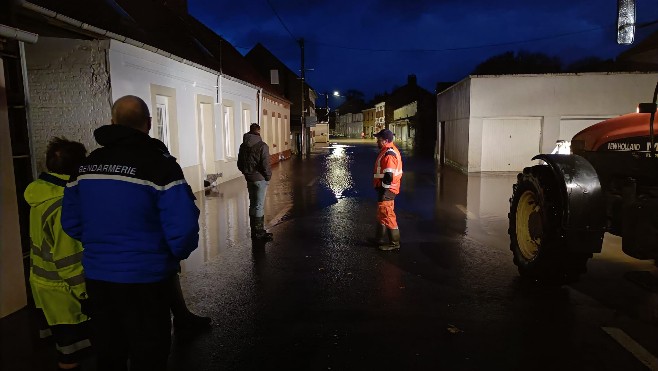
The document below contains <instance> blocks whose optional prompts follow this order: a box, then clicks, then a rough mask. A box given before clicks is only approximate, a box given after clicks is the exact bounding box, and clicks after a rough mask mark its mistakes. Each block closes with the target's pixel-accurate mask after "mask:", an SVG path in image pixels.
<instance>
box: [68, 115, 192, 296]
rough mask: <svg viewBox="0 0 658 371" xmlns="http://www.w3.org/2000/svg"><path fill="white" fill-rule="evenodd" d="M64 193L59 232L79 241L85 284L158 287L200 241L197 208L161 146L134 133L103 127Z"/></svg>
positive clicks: (121, 127)
mask: <svg viewBox="0 0 658 371" xmlns="http://www.w3.org/2000/svg"><path fill="white" fill-rule="evenodd" d="M94 136H95V138H96V141H97V142H98V143H99V144H100V145H101V146H103V147H102V148H99V149H97V150H95V151H93V152H92V153H91V154H90V155H89V156H88V157H87V159H86V160H85V161H84V162H83V164H82V165H81V166H80V167H79V169H78V173H77V174H75V175H74V176H72V177H71V179H70V180H69V183H68V184H67V187H66V190H65V191H64V202H63V207H62V227H63V228H64V231H65V232H66V233H67V234H69V235H70V236H71V237H73V238H75V239H77V240H79V241H81V242H82V246H83V248H84V252H83V257H82V265H83V266H84V269H85V275H86V277H87V278H90V279H94V280H101V281H108V282H118V283H147V282H158V281H162V280H163V279H165V278H167V277H169V276H170V275H172V274H174V273H175V272H176V271H177V270H178V268H179V263H180V260H182V259H186V258H187V257H188V256H189V255H190V253H191V252H192V251H193V250H194V249H195V248H196V247H197V245H198V242H199V224H198V218H199V209H198V208H197V207H196V205H195V204H194V195H193V194H192V190H191V188H190V186H189V185H188V184H187V182H185V178H184V176H183V171H182V170H181V168H180V166H179V165H178V163H177V162H176V159H175V158H173V157H172V156H171V155H169V152H168V151H167V148H166V146H165V145H164V144H163V143H162V142H160V141H159V140H157V139H153V138H151V137H149V136H148V135H147V134H144V133H142V132H140V131H138V130H135V129H132V128H129V127H125V126H120V125H106V126H102V127H100V128H98V129H96V131H95V132H94Z"/></svg>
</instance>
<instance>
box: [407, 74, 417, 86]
mask: <svg viewBox="0 0 658 371" xmlns="http://www.w3.org/2000/svg"><path fill="white" fill-rule="evenodd" d="M407 85H411V86H416V75H409V76H407Z"/></svg>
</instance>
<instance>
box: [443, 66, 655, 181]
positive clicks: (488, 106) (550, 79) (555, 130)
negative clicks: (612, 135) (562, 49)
mask: <svg viewBox="0 0 658 371" xmlns="http://www.w3.org/2000/svg"><path fill="white" fill-rule="evenodd" d="M657 79H658V73H584V74H551V75H508V76H470V77H468V78H466V79H464V80H462V81H461V82H459V83H458V84H456V85H454V86H453V87H451V88H450V89H448V90H446V91H444V92H442V93H440V94H439V95H438V96H437V114H438V117H437V121H439V122H440V121H446V133H445V134H446V160H447V162H448V163H457V164H459V167H460V168H462V169H464V168H465V169H466V170H468V171H469V172H474V171H482V170H483V169H482V158H483V156H487V155H488V153H487V152H488V151H490V149H489V148H495V143H489V142H488V141H489V140H490V139H491V138H489V135H488V134H486V133H485V135H483V120H485V119H496V118H506V117H517V118H532V117H534V118H539V119H540V120H541V129H540V139H539V143H540V144H539V148H540V151H538V152H541V153H550V152H551V151H552V150H553V148H554V147H555V142H556V140H558V139H564V138H563V137H564V136H573V134H575V133H576V132H578V131H580V130H581V129H582V128H583V127H585V126H589V125H590V124H593V123H596V122H599V121H601V120H602V119H605V118H610V117H616V116H619V115H622V114H625V113H628V112H633V111H634V110H635V108H636V107H637V104H638V103H639V102H643V101H648V100H650V99H651V96H652V93H653V90H654V87H655V82H656V80H657ZM457 120H465V122H466V123H467V125H468V135H467V138H468V140H467V141H465V140H464V137H463V135H455V134H456V131H457V130H459V131H461V132H462V134H463V131H462V128H461V127H459V128H458V127H457V122H458V121H457ZM462 122H464V121H462ZM450 131H453V132H455V133H453V135H452V136H451V133H450ZM569 139H570V138H569ZM449 140H458V141H460V142H459V143H452V144H449V143H448V141H449ZM493 140H494V141H495V140H497V139H495V138H494V139H493ZM469 143H470V144H469ZM533 145H534V144H533ZM449 147H451V148H452V149H457V148H460V147H464V148H466V150H467V153H468V154H467V156H466V158H467V161H466V166H464V163H463V161H464V160H463V159H464V154H463V152H461V151H459V150H457V151H448V148H449ZM483 148H484V149H485V151H484V152H483ZM510 151H511V152H512V153H514V151H515V149H514V148H510ZM515 155H518V156H524V157H525V156H526V155H525V154H522V153H519V152H518V151H517V152H516V153H515ZM510 163H511V162H510Z"/></svg>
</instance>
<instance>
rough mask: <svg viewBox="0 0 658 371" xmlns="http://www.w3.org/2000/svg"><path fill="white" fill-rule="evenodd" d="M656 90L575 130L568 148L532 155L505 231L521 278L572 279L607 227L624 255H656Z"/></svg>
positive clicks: (515, 188)
mask: <svg viewBox="0 0 658 371" xmlns="http://www.w3.org/2000/svg"><path fill="white" fill-rule="evenodd" d="M657 96H658V85H656V90H655V91H654V94H653V102H652V103H641V104H640V105H639V106H638V112H637V113H629V114H626V115H622V116H619V117H615V118H611V119H608V120H605V121H603V122H600V123H598V124H595V125H592V126H590V127H588V128H586V129H584V130H582V131H580V132H579V133H577V134H576V135H575V136H574V137H573V139H572V140H571V145H570V153H569V154H540V155H537V156H535V157H533V160H541V162H543V164H541V165H535V166H532V167H527V168H525V169H524V170H523V172H522V173H520V174H518V176H517V182H516V184H514V186H513V194H512V197H511V198H510V212H509V214H508V216H509V230H508V233H509V236H510V248H511V250H512V252H513V255H514V264H516V266H517V267H518V270H519V273H520V274H521V276H523V277H529V278H532V279H535V280H539V281H547V282H548V281H550V282H559V283H568V282H571V281H574V280H576V279H577V278H578V276H579V275H580V274H582V273H584V272H585V271H586V264H587V260H588V259H589V258H591V257H592V254H594V253H599V252H601V248H602V243H603V234H604V233H605V232H608V233H611V234H614V235H617V236H620V237H622V250H623V252H624V253H625V254H627V255H629V256H632V257H634V258H637V259H657V258H658V158H656V149H657V148H656V142H655V139H654V119H655V116H656V107H657V105H656V98H657Z"/></svg>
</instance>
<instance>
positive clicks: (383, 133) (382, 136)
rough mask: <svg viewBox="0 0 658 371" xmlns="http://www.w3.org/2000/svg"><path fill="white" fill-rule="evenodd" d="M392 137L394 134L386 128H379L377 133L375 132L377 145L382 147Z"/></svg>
mask: <svg viewBox="0 0 658 371" xmlns="http://www.w3.org/2000/svg"><path fill="white" fill-rule="evenodd" d="M393 137H395V134H393V132H392V131H390V130H388V129H382V130H380V131H379V133H377V134H375V138H377V146H378V147H379V148H382V147H383V146H384V145H385V144H386V143H391V142H392V141H393Z"/></svg>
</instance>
